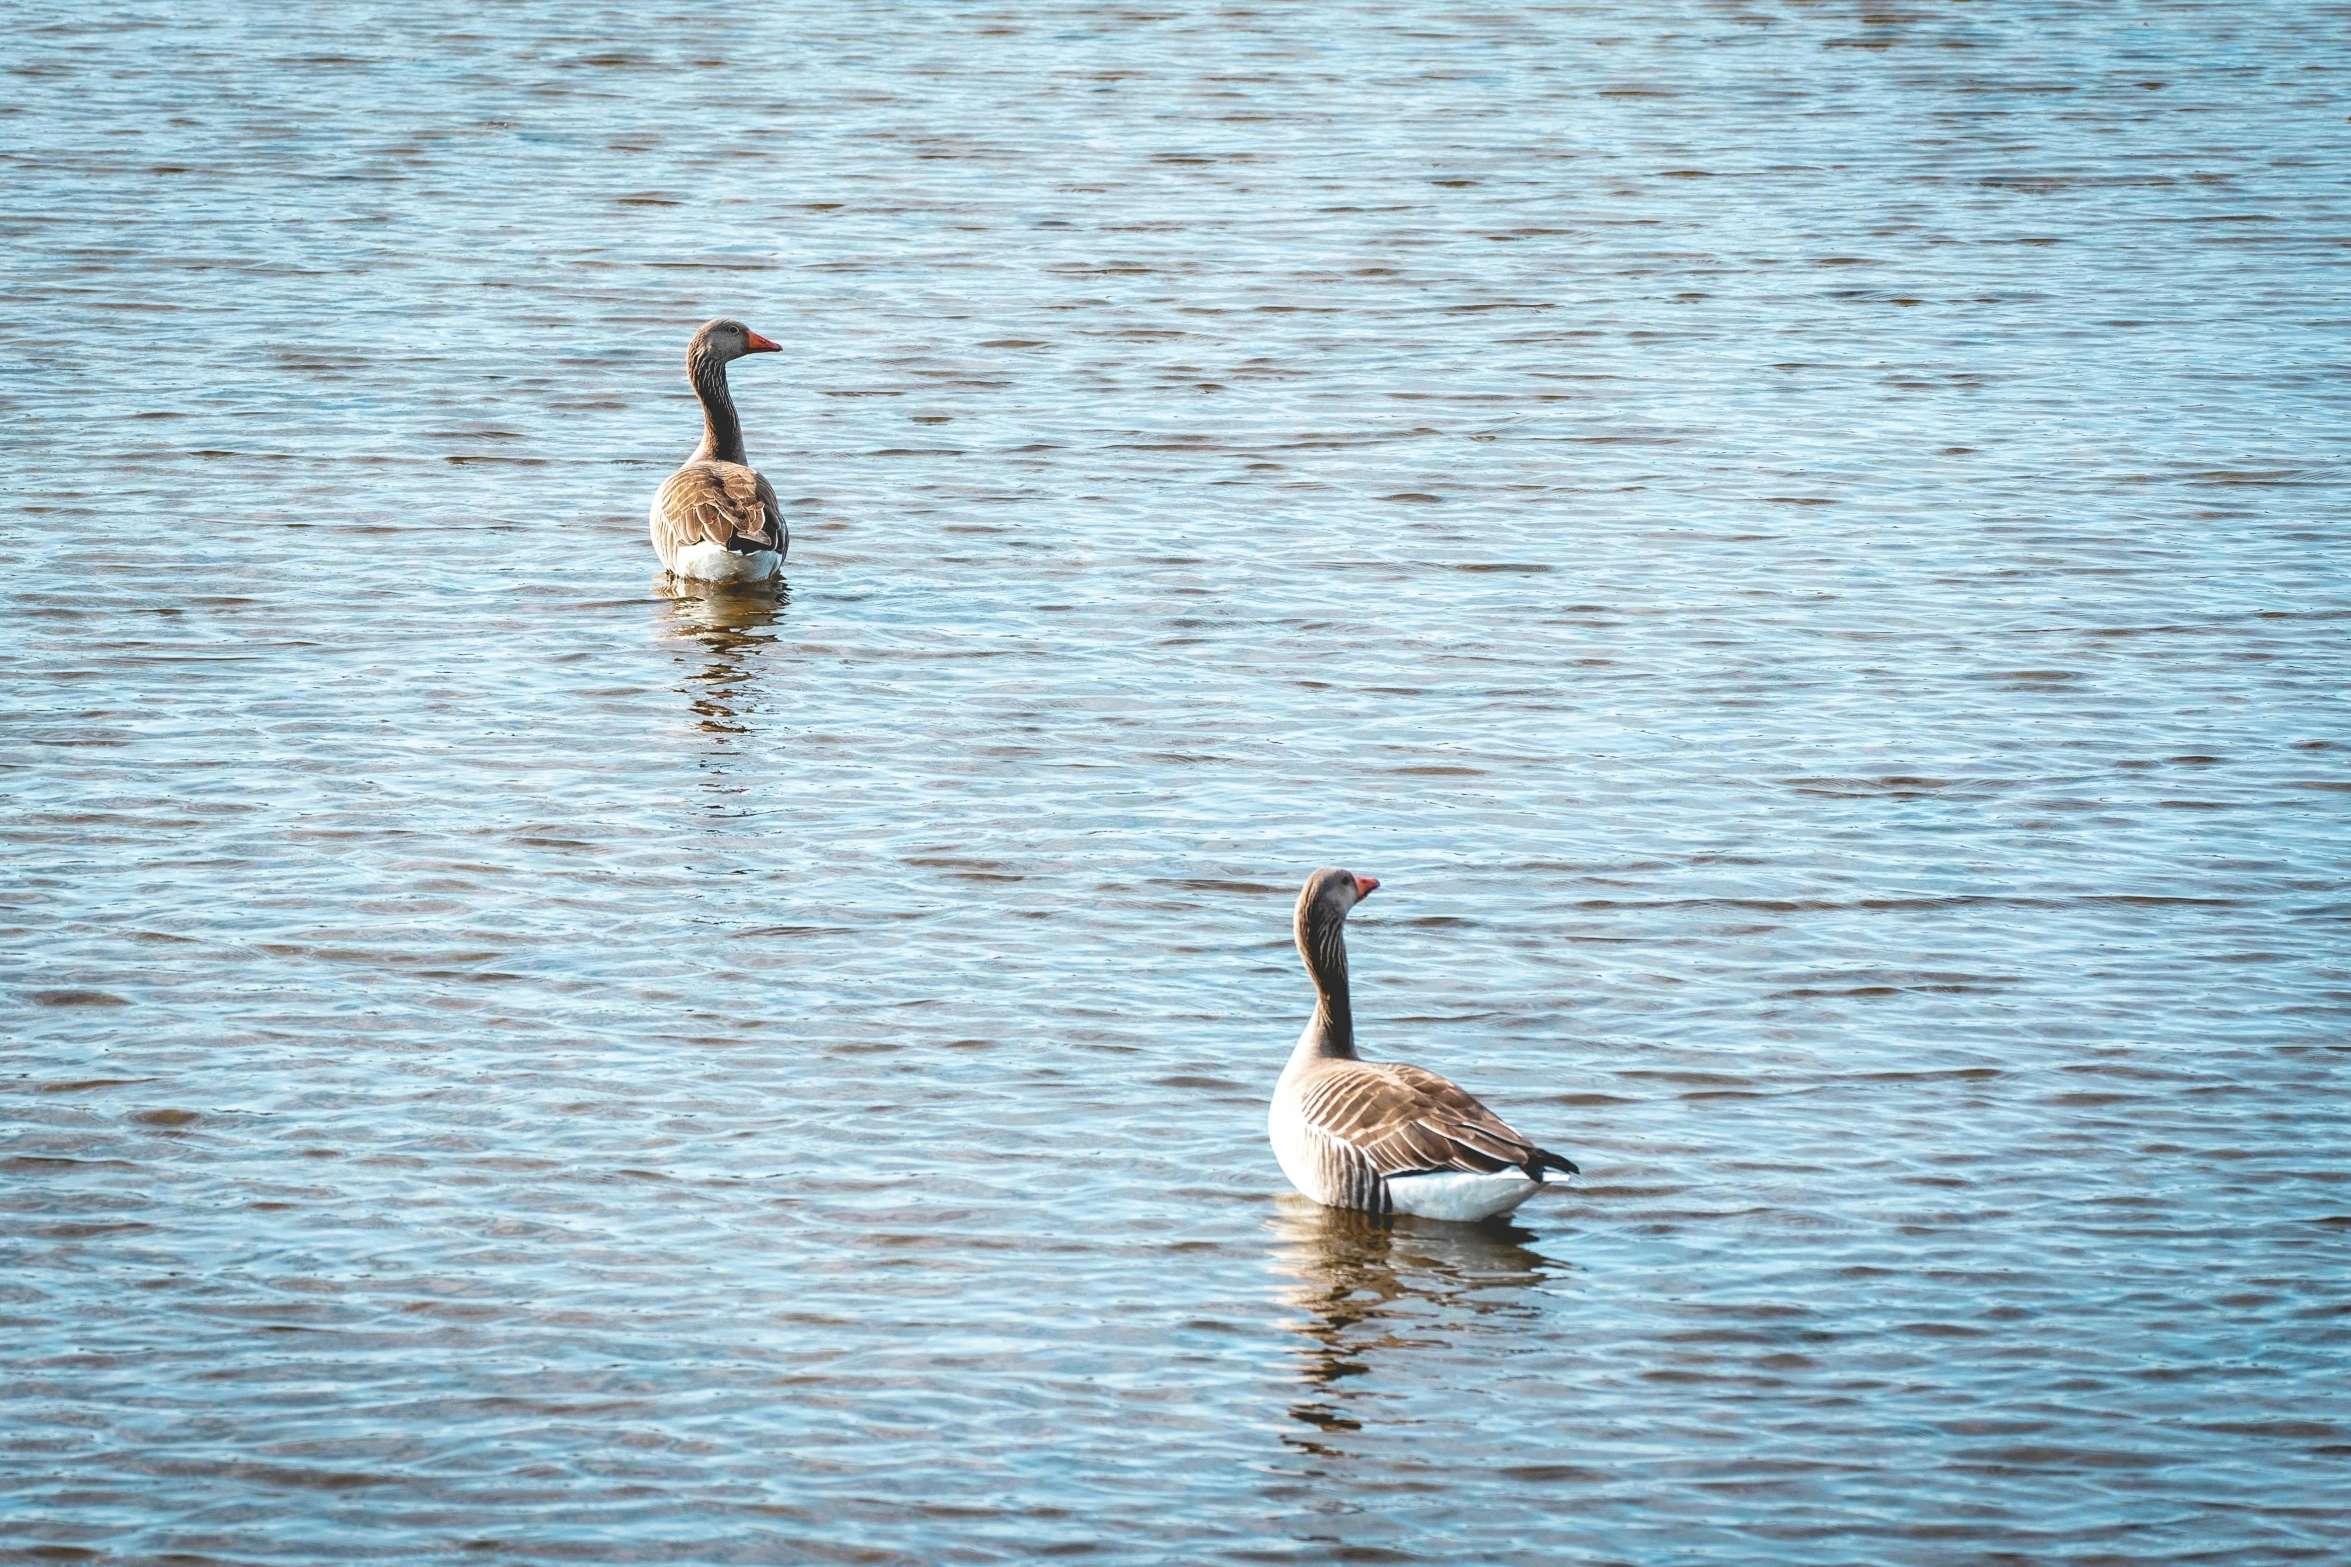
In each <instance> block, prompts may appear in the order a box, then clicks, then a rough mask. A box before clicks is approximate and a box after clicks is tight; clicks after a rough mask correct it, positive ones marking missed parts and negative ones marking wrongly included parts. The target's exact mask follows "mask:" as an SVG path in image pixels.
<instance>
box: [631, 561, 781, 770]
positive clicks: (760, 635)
mask: <svg viewBox="0 0 2351 1567" xmlns="http://www.w3.org/2000/svg"><path fill="white" fill-rule="evenodd" d="M653 591H654V594H655V596H656V598H657V599H659V600H660V601H661V610H662V619H663V623H664V625H665V627H666V629H667V630H668V632H669V634H670V636H671V637H673V638H674V639H676V641H677V643H678V644H679V645H680V647H681V650H682V651H684V650H691V651H690V652H688V653H687V657H686V660H685V661H686V662H687V664H688V666H689V672H688V673H687V675H686V676H685V681H686V684H685V685H684V686H683V687H681V688H680V689H681V690H682V692H683V694H684V695H685V696H686V698H687V701H688V704H689V705H690V706H691V707H692V709H693V711H694V714H695V718H696V726H697V727H698V728H700V729H701V730H702V731H703V732H704V733H705V734H710V735H716V736H722V737H723V736H728V735H740V734H743V733H745V732H746V729H745V725H744V723H743V718H744V715H745V714H746V713H747V712H748V711H749V710H750V709H751V708H752V706H753V705H754V703H755V702H756V695H755V694H754V693H753V691H752V690H751V689H750V685H751V682H752V681H753V680H754V679H755V678H756V670H757V666H758V662H759V659H760V655H762V654H763V653H765V652H766V651H767V650H768V649H770V648H771V647H773V646H774V645H775V642H776V635H775V626H776V623H777V622H778V621H779V620H780V619H781V618H782V617H783V613H784V610H785V608H786V607H787V606H788V605H789V604H790V603H791V590H790V589H789V588H787V587H785V586H784V585H783V584H782V583H781V582H778V583H775V584H773V585H769V584H761V585H758V586H755V587H739V586H727V585H719V584H713V583H702V582H680V581H677V580H676V579H674V578H671V577H668V576H663V577H662V578H660V579H659V580H658V581H656V582H655V583H654V587H653ZM696 653H698V654H699V657H698V658H697V657H695V656H694V654H696ZM720 743H722V744H723V743H724V741H723V739H722V741H721V742H720Z"/></svg>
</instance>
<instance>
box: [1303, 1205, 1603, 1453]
mask: <svg viewBox="0 0 2351 1567" xmlns="http://www.w3.org/2000/svg"><path fill="white" fill-rule="evenodd" d="M1271 1228H1272V1230H1273V1235H1274V1251H1273V1257H1274V1264H1275V1266H1276V1268H1277V1269H1279V1270H1280V1271H1281V1272H1283V1273H1285V1274H1287V1275H1288V1276H1289V1278H1290V1280H1291V1282H1290V1284H1289V1285H1288V1287H1286V1288H1284V1289H1283V1290H1282V1292H1281V1298H1282V1299H1283V1300H1284V1301H1286V1302H1288V1303H1289V1304H1290V1305H1293V1306H1296V1307H1298V1308H1300V1309H1301V1310H1302V1311H1304V1312H1305V1313H1306V1315H1305V1317H1304V1318H1303V1319H1301V1320H1298V1321H1295V1322H1293V1323H1291V1324H1290V1326H1292V1327H1294V1328H1295V1329H1296V1330H1297V1332H1298V1334H1299V1336H1300V1337H1301V1338H1303V1339H1304V1340H1305V1341H1306V1342H1305V1343H1304V1344H1303V1345H1302V1346H1301V1347H1300V1351H1299V1369H1298V1374H1299V1380H1300V1381H1301V1382H1302V1383H1303V1384H1304V1387H1303V1389H1302V1390H1301V1391H1302V1394H1303V1397H1302V1398H1301V1400H1300V1402H1298V1403H1295V1404H1293V1405H1291V1406H1290V1418H1291V1419H1293V1420H1296V1421H1297V1422H1298V1423H1299V1424H1301V1425H1307V1426H1312V1427H1314V1428H1315V1430H1316V1431H1317V1432H1318V1433H1319V1434H1320V1435H1322V1436H1338V1435H1340V1434H1342V1433H1345V1432H1348V1431H1359V1430H1361V1429H1362V1428H1363V1426H1364V1424H1365V1423H1366V1421H1367V1420H1368V1419H1371V1418H1372V1417H1373V1416H1374V1415H1375V1414H1376V1408H1375V1406H1376V1404H1377V1403H1378V1402H1379V1401H1381V1399H1382V1398H1383V1395H1382V1393H1381V1392H1380V1384H1379V1382H1378V1380H1377V1378H1376V1373H1377V1372H1378V1371H1379V1370H1380V1368H1381V1364H1382V1363H1383V1362H1390V1361H1399V1362H1400V1361H1403V1360H1406V1359H1408V1358H1410V1357H1412V1356H1413V1355H1415V1354H1416V1353H1424V1352H1432V1351H1433V1352H1439V1353H1441V1352H1443V1351H1445V1350H1447V1349H1449V1348H1451V1347H1452V1346H1453V1345H1455V1344H1456V1343H1458V1342H1459V1341H1461V1340H1463V1339H1465V1338H1470V1337H1474V1336H1476V1335H1478V1334H1480V1333H1482V1332H1483V1331H1484V1330H1485V1329H1487V1328H1488V1327H1490V1326H1492V1325H1494V1323H1493V1319H1496V1318H1505V1319H1514V1320H1520V1321H1523V1320H1526V1319H1529V1318H1532V1317H1534V1316H1535V1315H1536V1314H1537V1312H1538V1311H1539V1309H1540V1308H1539V1306H1538V1303H1537V1302H1536V1301H1535V1300H1534V1299H1532V1298H1530V1296H1531V1292H1532V1291H1533V1290H1534V1289H1535V1288H1536V1287H1537V1286H1538V1285H1540V1284H1541V1283H1542V1282H1543V1281H1544V1280H1545V1279H1547V1278H1549V1277H1550V1276H1551V1275H1552V1274H1553V1273H1554V1272H1556V1271H1557V1270H1558V1266H1559V1265H1558V1264H1557V1263H1555V1262H1553V1261H1551V1260H1550V1259H1549V1258H1546V1257H1544V1256H1542V1255H1541V1254H1540V1253H1538V1252H1533V1251H1530V1250H1528V1249H1527V1247H1526V1245H1525V1244H1524V1243H1525V1242H1527V1241H1530V1240H1533V1239H1534V1238H1535V1236H1534V1232H1533V1231H1532V1230H1527V1229H1522V1228H1520V1227H1519V1226H1517V1225H1514V1224H1511V1223H1510V1222H1509V1221H1508V1220H1504V1219H1495V1220H1489V1221H1488V1222H1486V1223H1484V1224H1474V1225H1473V1224H1445V1223H1438V1222H1432V1221H1425V1220H1417V1219H1409V1218H1405V1219H1390V1218H1381V1217H1378V1216H1375V1215H1372V1214H1364V1213H1354V1212H1350V1211H1348V1210H1346V1209H1341V1208H1326V1207H1324V1206H1322V1205H1321V1204H1320V1203H1316V1202H1310V1201H1308V1200H1307V1199H1305V1198H1303V1197H1283V1198H1281V1199H1279V1212H1278V1213H1277V1215H1276V1217H1275V1218H1274V1220H1273V1223H1272V1226H1271ZM1358 1377H1363V1378H1370V1379H1372V1380H1368V1381H1366V1382H1365V1383H1363V1384H1362V1385H1361V1386H1359V1387H1350V1386H1349V1385H1348V1384H1349V1382H1350V1381H1351V1380H1352V1379H1354V1378H1358ZM1282 1440H1283V1441H1284V1442H1285V1443H1287V1444H1288V1445H1290V1446H1292V1447H1296V1448H1300V1449H1302V1450H1304V1451H1306V1452H1310V1453H1315V1454H1318V1455H1320V1456H1323V1457H1330V1458H1342V1457H1345V1456H1347V1455H1346V1453H1345V1452H1344V1451H1342V1450H1340V1449H1338V1448H1334V1447H1331V1446H1328V1445H1326V1444H1325V1443H1324V1442H1322V1441H1319V1440H1317V1439H1315V1438H1313V1437H1306V1436H1300V1435H1287V1436H1284V1437H1283V1439H1282Z"/></svg>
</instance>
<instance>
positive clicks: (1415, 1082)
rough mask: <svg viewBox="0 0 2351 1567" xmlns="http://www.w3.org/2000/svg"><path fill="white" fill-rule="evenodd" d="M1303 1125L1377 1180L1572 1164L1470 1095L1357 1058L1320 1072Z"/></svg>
mask: <svg viewBox="0 0 2351 1567" xmlns="http://www.w3.org/2000/svg"><path fill="white" fill-rule="evenodd" d="M1300 1108H1301V1109H1302V1111H1303V1112H1304V1114H1305V1119H1306V1123H1307V1125H1309V1126H1311V1127H1313V1128H1314V1129H1315V1130H1316V1131H1318V1132H1321V1133H1323V1134H1324V1135H1325V1136H1328V1137H1331V1138H1334V1139H1336V1140H1337V1141H1339V1142H1342V1143H1344V1144H1346V1145H1347V1146H1348V1147H1350V1148H1352V1149H1354V1150H1355V1151H1356V1152H1358V1153H1360V1154H1362V1155H1363V1156H1364V1157H1365V1158H1367V1159H1369V1160H1370V1161H1371V1165H1372V1168H1373V1169H1375V1170H1377V1171H1378V1172H1379V1173H1380V1174H1381V1175H1382V1176H1390V1175H1405V1174H1409V1173H1413V1172H1418V1171H1428V1170H1464V1171H1469V1172H1472V1173H1475V1174H1485V1175H1491V1174H1494V1173H1496V1172H1498V1171H1502V1170H1507V1169H1511V1168H1513V1167H1516V1168H1518V1169H1521V1170H1524V1171H1525V1172H1526V1173H1527V1174H1528V1176H1530V1177H1531V1178H1533V1179H1535V1180H1541V1179H1542V1178H1543V1176H1542V1171H1543V1169H1544V1167H1545V1166H1549V1167H1551V1168H1553V1169H1557V1170H1564V1171H1567V1172H1569V1173H1571V1174H1572V1173H1574V1171H1575V1166H1574V1165H1573V1164H1571V1163H1569V1162H1568V1161H1567V1160H1565V1159H1562V1158H1561V1157H1560V1156H1559V1155H1557V1154H1555V1153H1550V1152H1548V1151H1546V1150H1544V1149H1541V1148H1538V1147H1536V1146H1535V1145H1534V1144H1533V1143H1530V1142H1528V1141H1527V1140H1526V1139H1525V1138H1524V1137H1521V1136H1520V1135H1519V1134H1518V1132H1517V1131H1516V1129H1514V1128H1513V1127H1512V1126H1511V1125H1510V1123H1509V1122H1507V1121H1505V1120H1503V1119H1502V1118H1501V1117H1500V1116H1498V1115H1496V1114H1495V1113H1494V1112H1493V1111H1491V1110H1489V1109H1487V1108H1486V1107H1485V1106H1484V1105H1482V1104H1479V1103H1478V1102H1477V1100H1475V1099H1474V1098H1472V1097H1470V1095H1469V1094H1467V1093H1465V1092H1463V1091H1462V1090H1461V1089H1459V1088H1457V1087H1455V1086H1454V1085H1453V1084H1451V1083H1449V1082H1447V1081H1446V1080H1445V1079H1444V1078H1441V1077H1439V1076H1438V1075H1437V1074H1436V1073H1434V1072H1426V1071H1423V1070H1421V1069H1420V1068H1419V1067H1416V1066H1398V1065H1393V1064H1391V1063H1387V1062H1372V1061H1356V1062H1350V1063H1348V1064H1347V1065H1346V1066H1345V1067H1342V1068H1339V1069H1337V1070H1334V1071H1330V1072H1327V1073H1325V1074H1323V1076H1322V1077H1321V1079H1320V1080H1319V1081H1318V1082H1316V1083H1315V1084H1314V1085H1313V1087H1312V1088H1311V1089H1309V1090H1308V1092H1307V1093H1306V1095H1305V1097H1304V1102H1303V1103H1302V1105H1301V1106H1300Z"/></svg>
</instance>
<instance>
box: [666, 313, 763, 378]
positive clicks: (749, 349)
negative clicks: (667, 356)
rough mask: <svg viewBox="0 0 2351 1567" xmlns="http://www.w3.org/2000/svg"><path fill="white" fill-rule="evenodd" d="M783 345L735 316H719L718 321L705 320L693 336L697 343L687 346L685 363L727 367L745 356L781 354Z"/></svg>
mask: <svg viewBox="0 0 2351 1567" xmlns="http://www.w3.org/2000/svg"><path fill="white" fill-rule="evenodd" d="M783 346H784V345H783V344H781V343H776V342H770V341H769V340H768V339H766V338H764V337H761V336H760V335H759V334H758V333H757V332H754V331H752V330H751V329H750V328H749V327H747V326H745V325H744V324H743V323H742V322H740V321H737V320H736V319H735V318H734V317H732V316H720V317H719V318H718V319H717V320H716V321H705V322H703V323H702V329H701V330H700V331H698V332H696V333H695V334H694V341H693V342H691V343H689V344H687V345H686V363H687V364H688V365H689V366H692V365H695V364H719V365H723V364H728V363H731V362H733V361H734V360H737V359H740V358H742V357H743V356H744V355H745V354H773V353H778V352H781V351H782V349H783Z"/></svg>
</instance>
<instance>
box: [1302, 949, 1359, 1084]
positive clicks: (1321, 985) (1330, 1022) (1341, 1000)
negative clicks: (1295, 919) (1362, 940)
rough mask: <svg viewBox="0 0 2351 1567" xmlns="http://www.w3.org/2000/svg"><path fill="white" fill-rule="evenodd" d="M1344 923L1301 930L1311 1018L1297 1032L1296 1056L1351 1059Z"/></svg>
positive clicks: (1352, 1014) (1352, 1044)
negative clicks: (1311, 1002)
mask: <svg viewBox="0 0 2351 1567" xmlns="http://www.w3.org/2000/svg"><path fill="white" fill-rule="evenodd" d="M1344 930H1345V927H1344V926H1342V925H1340V924H1338V923H1337V922H1333V923H1332V925H1331V926H1330V927H1329V928H1328V929H1327V930H1319V931H1306V932H1301V933H1300V935H1299V938H1298V950H1299V951H1300V952H1301V953H1303V954H1305V957H1306V972H1307V974H1308V975H1309V976H1310V977H1311V978H1312V979H1313V980H1314V996H1315V1000H1314V1019H1313V1021H1312V1022H1310V1023H1308V1024H1307V1025H1306V1032H1305V1033H1304V1034H1302V1035H1300V1036H1299V1039H1298V1050H1297V1057H1296V1058H1297V1059H1299V1060H1308V1059H1312V1060H1322V1061H1352V1060H1354V1059H1356V1056H1355V1009H1354V1007H1353V1006H1352V1005H1350V1003H1349V1001H1348V996H1347V938H1346V936H1345V934H1344Z"/></svg>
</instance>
